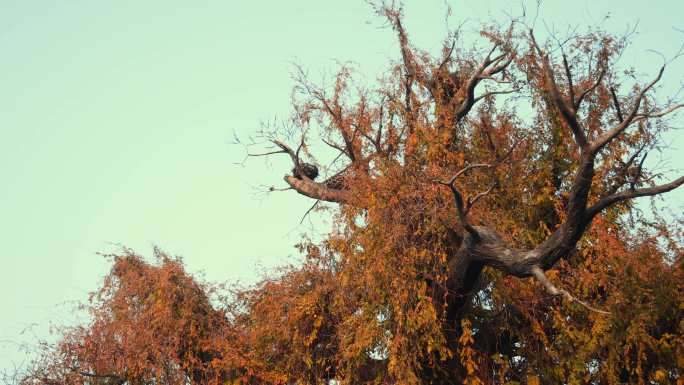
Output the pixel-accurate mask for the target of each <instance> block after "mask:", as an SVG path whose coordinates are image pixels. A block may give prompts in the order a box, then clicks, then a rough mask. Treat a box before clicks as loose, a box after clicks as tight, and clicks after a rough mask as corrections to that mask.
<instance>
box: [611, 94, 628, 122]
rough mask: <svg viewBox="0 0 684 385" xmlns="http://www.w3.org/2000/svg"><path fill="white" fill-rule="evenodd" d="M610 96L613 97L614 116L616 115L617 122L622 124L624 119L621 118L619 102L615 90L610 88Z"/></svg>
mask: <svg viewBox="0 0 684 385" xmlns="http://www.w3.org/2000/svg"><path fill="white" fill-rule="evenodd" d="M610 94H611V95H612V96H613V106H614V107H615V114H616V115H617V119H618V122H622V121H623V120H625V118H624V117H623V116H622V109H621V108H620V101H619V100H618V97H617V93H616V92H615V88H613V87H610Z"/></svg>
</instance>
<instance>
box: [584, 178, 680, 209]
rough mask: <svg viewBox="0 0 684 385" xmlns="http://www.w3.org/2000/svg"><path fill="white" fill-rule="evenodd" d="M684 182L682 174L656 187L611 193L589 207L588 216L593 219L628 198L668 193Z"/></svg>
mask: <svg viewBox="0 0 684 385" xmlns="http://www.w3.org/2000/svg"><path fill="white" fill-rule="evenodd" d="M682 184H684V176H680V177H679V178H677V179H675V180H673V181H672V182H670V183H665V184H661V185H658V186H654V187H647V188H641V189H636V190H634V189H630V190H627V191H622V192H619V193H616V194H611V195H609V196H607V197H604V198H601V199H600V200H599V201H598V202H596V203H595V204H594V205H593V206H591V207H590V208H589V209H587V216H588V219H589V220H591V218H593V217H594V216H596V214H598V213H600V212H601V211H603V210H604V209H606V208H608V207H610V206H612V205H614V204H615V203H618V202H622V201H625V200H628V199H633V198H638V197H644V196H653V195H658V194H662V193H666V192H668V191H671V190H674V189H676V188H677V187H679V186H681V185H682Z"/></svg>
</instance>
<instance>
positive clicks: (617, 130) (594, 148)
mask: <svg viewBox="0 0 684 385" xmlns="http://www.w3.org/2000/svg"><path fill="white" fill-rule="evenodd" d="M664 71H665V66H664V65H663V66H662V67H660V71H658V76H656V78H655V79H653V80H652V81H651V82H650V83H649V84H648V85H647V86H646V87H644V88H643V89H642V90H641V92H639V94H638V95H637V96H636V98H635V99H634V103H633V106H632V109H631V110H630V112H629V114H628V115H627V116H626V117H625V119H623V120H622V121H621V122H620V123H618V124H617V125H615V126H613V128H611V129H610V130H608V131H606V132H605V133H603V135H601V136H599V137H598V138H596V140H595V141H594V142H592V144H591V152H592V153H597V152H598V151H600V150H601V149H602V148H603V147H604V146H605V145H606V144H608V143H609V142H610V141H611V140H613V139H614V138H615V137H616V136H618V135H620V134H621V133H622V132H623V131H624V130H625V129H626V128H627V127H629V125H630V124H632V123H633V122H634V118H636V117H637V112H638V111H639V106H640V105H641V101H642V100H643V98H644V96H645V95H646V92H648V91H649V90H650V89H651V88H653V86H654V85H655V84H656V83H658V82H659V81H660V79H661V78H662V76H663V72H664ZM675 109H676V108H675ZM673 111H674V110H673Z"/></svg>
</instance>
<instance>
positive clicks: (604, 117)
mask: <svg viewBox="0 0 684 385" xmlns="http://www.w3.org/2000/svg"><path fill="white" fill-rule="evenodd" d="M376 11H377V12H378V13H379V15H380V16H381V17H383V18H384V19H385V20H387V21H388V25H389V26H390V27H391V28H392V29H393V31H394V32H395V33H396V36H397V37H398V41H399V49H400V52H399V53H400V55H399V60H398V61H397V62H396V63H394V64H392V65H391V67H390V68H389V70H388V71H387V72H386V73H385V74H383V75H382V76H381V77H380V78H379V79H378V82H377V84H374V85H372V86H371V85H368V86H358V84H357V83H356V82H354V81H353V79H354V73H353V71H352V70H351V69H350V68H349V67H343V68H342V69H341V70H340V72H339V74H338V75H337V77H336V78H335V81H334V84H332V85H331V86H330V87H323V86H319V85H317V84H315V83H314V82H312V81H310V80H309V79H308V78H307V77H306V76H304V73H303V71H302V72H299V76H297V77H296V80H297V85H296V88H295V93H294V112H293V116H292V119H291V121H289V127H290V128H292V129H293V130H289V133H290V134H292V131H294V132H295V135H294V136H290V137H289V139H290V140H292V143H291V144H288V143H287V142H286V141H285V140H284V138H282V137H279V135H281V134H284V133H283V132H279V131H277V130H276V131H264V133H263V134H264V136H265V138H266V139H268V140H269V141H270V143H272V144H273V146H274V148H275V150H267V151H265V152H263V153H260V154H253V155H254V156H258V155H263V156H274V155H277V154H279V153H282V154H284V155H286V156H289V157H290V159H291V160H292V162H293V167H294V168H293V169H292V171H291V173H290V174H289V175H286V176H285V182H286V183H287V184H288V185H289V189H291V190H295V191H296V192H298V193H299V194H301V195H303V196H305V197H309V198H312V199H313V200H315V201H316V203H318V202H324V203H327V205H328V208H329V209H330V210H331V211H332V214H331V215H332V216H333V218H334V226H333V229H332V230H331V231H330V233H329V234H328V235H327V236H326V237H325V238H324V239H322V240H321V241H320V242H310V241H303V242H302V244H300V245H299V248H300V250H301V251H302V255H303V256H304V262H303V263H302V264H301V265H296V266H290V267H286V268H283V269H282V270H281V271H279V272H278V273H277V274H274V275H273V276H272V277H270V278H267V279H264V280H263V281H262V282H260V283H259V284H257V285H255V286H254V287H252V288H249V289H243V290H237V291H234V292H232V293H231V295H229V299H228V300H226V301H219V300H217V299H216V298H214V297H213V291H212V289H211V287H210V286H208V285H206V284H200V283H198V282H197V281H196V280H194V279H193V278H191V277H190V276H188V275H187V274H186V273H185V272H184V271H183V267H182V264H181V263H180V261H179V260H177V259H174V258H170V257H168V256H166V255H165V254H163V253H160V252H157V261H156V263H149V262H146V261H145V260H144V259H143V258H141V257H140V256H138V255H135V254H134V253H132V252H128V251H127V252H125V253H122V254H121V255H117V256H116V257H115V258H114V263H113V268H112V271H111V273H110V275H109V276H108V277H107V278H106V280H105V282H104V285H103V287H102V288H101V289H100V290H99V291H98V292H96V293H95V294H94V295H93V297H92V298H91V302H90V303H89V305H88V306H87V307H86V308H87V309H88V310H89V311H90V315H91V318H92V322H91V323H90V324H88V325H84V326H81V327H77V328H72V329H68V330H65V332H64V336H63V339H62V340H61V342H59V343H58V344H57V345H55V346H46V348H45V349H44V355H43V356H42V357H41V358H40V359H38V360H37V361H36V363H35V365H34V366H33V367H32V368H31V370H30V371H29V373H28V375H27V376H26V377H25V379H24V381H23V383H24V384H27V385H28V384H37V383H51V384H67V383H68V384H86V383H87V384H114V383H117V384H153V383H154V384H156V383H164V384H167V383H168V384H185V383H193V384H225V383H236V384H237V383H244V384H294V383H297V384H325V383H331V381H332V380H334V381H335V383H339V384H359V383H378V384H379V383H382V384H385V383H387V384H390V383H391V384H419V383H432V384H461V383H463V384H490V383H496V384H540V383H544V384H562V383H567V384H584V383H591V384H621V383H637V384H646V383H648V384H651V383H658V384H675V383H677V384H680V383H682V381H684V380H683V379H682V377H683V376H684V296H683V295H682V294H683V293H684V248H683V243H682V236H683V235H684V234H683V233H682V226H681V225H682V222H681V219H677V218H676V217H673V216H671V215H670V216H663V215H661V213H660V211H658V210H656V209H652V210H651V209H649V208H648V206H647V205H639V206H636V205H635V201H634V200H633V198H637V197H643V196H655V195H658V194H661V193H665V192H667V191H670V190H672V189H674V188H676V187H678V186H680V185H681V184H683V183H684V177H680V178H678V179H674V180H672V181H671V182H668V181H665V182H664V183H663V181H662V178H663V175H661V173H659V172H658V170H657V169H649V168H648V167H647V165H648V164H649V163H647V162H646V157H647V154H649V153H650V152H652V151H654V149H658V148H660V147H659V146H661V145H662V143H661V142H660V141H661V138H662V134H663V133H664V132H666V131H667V130H668V129H669V128H670V127H671V123H672V116H674V115H673V114H674V113H675V112H676V110H677V109H678V108H680V107H681V106H682V105H681V104H677V102H676V101H675V100H670V99H662V98H658V97H657V95H656V94H657V93H656V91H657V89H658V86H659V84H660V83H659V82H660V81H661V79H662V76H663V73H664V70H665V69H666V65H663V66H662V67H661V68H650V67H649V68H643V69H640V70H643V71H649V72H653V73H654V74H653V76H652V77H650V78H648V79H647V80H643V78H642V77H639V76H637V72H636V71H635V70H633V69H629V68H623V67H621V66H620V57H621V55H622V54H623V52H624V51H625V49H626V47H627V45H628V43H629V40H628V38H627V37H620V36H614V35H611V34H609V33H607V32H605V31H601V30H598V29H589V30H588V31H587V32H586V33H582V34H578V33H574V34H573V35H571V36H567V37H562V39H561V38H558V37H554V38H549V39H548V40H547V41H538V40H537V38H536V37H535V32H534V30H533V29H532V28H530V27H529V26H527V25H525V24H524V22H523V21H521V20H514V21H512V22H511V23H510V25H506V26H505V27H504V28H499V27H496V26H485V27H484V28H483V30H482V32H481V39H482V41H480V42H478V43H476V44H475V45H473V46H472V47H466V46H464V45H463V43H462V40H461V38H460V35H459V31H455V32H454V33H453V34H451V35H449V36H448V37H447V39H446V40H445V42H444V46H443V50H442V52H441V54H439V55H436V56H434V55H430V54H429V53H427V52H424V51H421V50H419V49H417V48H415V47H413V46H412V45H411V44H410V41H409V35H408V33H407V31H406V30H405V29H404V26H403V24H402V14H401V9H400V8H397V7H392V6H384V5H381V6H378V7H377V9H376ZM667 64H669V62H668V63H667ZM321 147H327V150H321ZM317 150H318V151H319V152H318V153H317ZM317 154H318V155H319V157H316V155H317ZM331 154H332V158H333V159H334V160H333V161H332V162H329V163H325V162H323V161H322V160H321V159H325V158H326V157H327V156H328V155H331ZM317 180H320V181H317ZM274 190H275V189H274ZM293 199H294V197H293Z"/></svg>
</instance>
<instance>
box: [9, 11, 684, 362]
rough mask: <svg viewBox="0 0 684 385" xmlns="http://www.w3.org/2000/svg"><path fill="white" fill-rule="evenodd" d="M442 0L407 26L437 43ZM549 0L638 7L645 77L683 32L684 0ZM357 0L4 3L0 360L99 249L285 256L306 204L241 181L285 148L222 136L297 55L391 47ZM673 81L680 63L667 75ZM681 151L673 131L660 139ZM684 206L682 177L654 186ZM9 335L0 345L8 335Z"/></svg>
mask: <svg viewBox="0 0 684 385" xmlns="http://www.w3.org/2000/svg"><path fill="white" fill-rule="evenodd" d="M449 3H450V4H452V5H453V7H454V16H453V18H452V20H451V23H452V25H455V24H457V23H458V22H460V21H461V20H463V19H466V18H467V19H469V20H471V22H470V23H469V24H467V26H470V28H471V29H475V28H476V27H477V20H478V19H481V18H484V17H487V16H488V14H490V15H493V16H496V17H502V16H503V13H502V11H503V10H506V11H509V12H512V13H519V10H520V7H519V4H520V2H518V1H484V0H479V1H470V0H468V1H467V0H458V1H450V2H449ZM443 4H444V2H443V1H442V0H434V1H433V0H422V1H408V5H407V21H406V23H407V28H408V29H409V31H410V33H411V36H412V39H413V41H414V42H415V43H416V44H417V45H419V46H421V47H423V48H429V49H436V48H438V47H439V45H440V42H441V38H442V36H443V33H444V31H445V24H444V17H443V16H444V15H443V11H444V7H443ZM568 4H570V2H567V1H551V0H547V1H545V3H544V5H543V6H542V13H541V17H542V18H543V19H544V20H546V21H547V23H549V24H551V23H556V24H557V25H560V26H564V25H566V24H567V23H572V24H580V25H586V24H588V23H596V22H598V21H600V20H602V19H603V16H604V15H606V14H607V13H608V12H609V13H610V17H609V18H608V19H607V21H606V24H607V26H608V28H610V29H611V30H613V31H616V32H620V31H624V30H625V27H626V25H627V23H633V22H635V21H637V20H639V21H640V27H639V31H640V32H641V33H640V34H639V35H638V36H637V39H636V44H635V46H634V48H633V49H632V50H631V51H630V52H629V55H626V57H625V58H624V60H623V63H624V64H627V65H629V64H633V65H636V66H637V67H638V68H640V69H641V70H642V71H644V72H647V73H655V71H657V68H658V66H659V65H660V59H659V57H658V56H657V55H654V54H650V53H648V52H646V49H647V48H654V49H657V50H659V51H660V52H662V53H664V54H665V55H672V54H674V52H676V50H677V49H678V48H679V46H680V45H681V44H682V41H683V40H684V34H682V33H678V32H676V31H674V30H673V29H672V27H679V28H684V22H683V21H682V19H681V15H682V14H684V3H682V2H681V1H679V0H660V1H658V0H654V1H652V2H651V4H647V2H644V1H624V0H623V1H618V0H611V1H599V0H594V1H591V0H580V1H576V2H575V4H574V5H572V6H569V5H568ZM380 25H381V23H380V20H378V19H376V18H375V17H373V15H372V12H371V11H370V9H369V7H368V6H367V5H366V4H365V3H364V2H363V1H361V0H358V1H356V0H355V1H322V0H317V1H313V0H291V1H252V2H248V1H236V0H228V1H226V0H224V1H202V2H199V1H198V2H190V1H184V2H181V1H168V0H166V1H140V0H138V1H95V0H90V1H83V0H81V1H78V0H62V1H36V0H20V1H19V0H18V1H6V0H0V180H1V181H2V188H0V245H2V246H1V247H2V254H0V261H1V262H2V263H1V264H0V293H2V295H1V297H0V309H2V313H3V315H2V316H1V317H0V369H2V368H7V367H9V366H10V365H11V363H12V362H13V361H17V362H20V361H21V358H22V357H23V355H22V354H21V353H18V352H17V349H16V345H14V342H33V341H35V340H33V339H32V338H33V337H31V335H30V333H24V334H21V332H22V330H24V329H26V328H27V327H29V326H30V325H32V324H34V323H35V324H36V325H37V326H35V327H33V328H32V329H31V330H32V331H33V333H34V334H36V335H37V336H38V337H45V336H46V335H47V334H46V330H47V327H48V326H49V324H50V322H55V323H57V324H59V323H61V322H65V321H67V320H70V319H71V315H70V312H69V311H70V309H71V306H70V305H64V303H65V302H69V301H81V300H85V299H86V298H87V293H88V292H89V291H92V290H94V289H96V287H97V285H98V283H99V281H100V279H101V277H102V275H103V274H104V273H105V272H106V270H107V267H108V266H107V263H106V262H105V261H104V260H103V258H102V257H99V256H97V255H96V254H95V253H96V252H98V251H105V252H107V251H112V250H116V247H115V246H112V244H123V245H126V246H129V247H132V248H134V249H136V250H139V251H140V252H142V253H145V254H149V252H150V250H151V246H152V245H158V246H160V247H161V248H163V249H164V250H167V251H168V252H170V253H172V254H180V255H183V256H184V257H185V261H186V263H187V266H188V269H189V270H190V271H191V272H199V271H205V273H206V277H207V279H209V280H212V281H221V280H235V279H241V280H243V281H245V282H252V281H253V280H254V279H255V277H256V275H255V272H256V271H257V269H256V265H257V263H258V264H260V265H263V266H266V267H270V266H275V265H277V264H279V263H282V262H284V261H286V260H287V257H288V255H291V254H293V253H294V251H293V248H292V245H293V244H294V243H295V242H296V241H297V239H298V236H299V234H301V233H302V232H305V231H307V228H306V227H305V226H299V220H300V218H301V215H302V214H303V213H304V212H305V211H306V209H307V208H308V206H309V204H310V203H311V202H310V201H309V200H307V199H305V198H302V197H300V196H297V195H296V194H295V193H279V194H275V195H270V196H268V197H266V199H263V200H260V199H259V198H258V197H257V196H255V193H254V189H253V186H255V185H258V184H273V183H276V184H278V183H280V178H281V176H282V174H283V173H284V171H286V170H287V168H288V167H289V165H288V164H287V162H286V159H283V160H282V162H278V161H275V162H273V164H272V165H271V166H268V165H267V164H265V163H264V162H263V161H261V160H257V161H252V162H250V163H248V164H247V167H246V168H242V167H239V166H236V165H234V162H239V161H241V160H242V157H243V155H244V152H243V149H242V148H240V147H238V146H233V145H231V144H230V142H231V141H232V133H233V131H236V132H237V133H239V134H242V135H243V136H245V135H248V134H249V133H252V132H254V131H255V130H256V129H257V128H258V127H259V122H260V121H262V120H268V119H272V118H273V117H274V116H279V117H285V116H286V115H287V114H288V113H289V96H290V90H291V87H292V85H293V84H292V81H291V80H290V76H289V73H290V71H291V70H292V65H291V62H292V61H297V62H299V63H302V64H304V65H305V66H306V67H307V68H309V69H310V70H311V71H312V73H314V74H315V73H319V71H326V70H328V71H329V70H332V69H334V68H335V60H336V59H339V60H353V61H355V62H357V63H358V65H359V66H360V68H361V69H362V71H363V72H364V73H365V74H366V76H367V77H368V79H374V78H375V76H376V74H378V73H379V72H380V71H382V70H383V69H385V68H386V63H387V61H388V60H389V59H393V58H396V57H397V55H396V54H397V52H396V46H395V41H394V35H393V34H392V33H391V31H389V30H387V29H381V28H379V26H380ZM683 78H684V60H680V61H678V62H676V63H675V64H674V65H673V66H672V69H671V71H669V72H668V73H667V75H666V79H665V83H666V89H669V90H674V89H677V88H678V87H679V86H680V84H681V83H682V80H683ZM670 139H671V140H672V141H673V142H674V144H675V145H676V146H677V147H678V148H679V151H670V152H669V153H668V157H669V159H670V165H671V166H673V167H680V168H681V165H682V163H683V162H682V161H683V160H684V156H682V155H681V150H684V140H682V139H681V138H677V137H676V135H671V136H670ZM667 199H668V202H669V203H670V204H671V205H672V206H673V207H679V208H682V207H684V205H683V204H682V202H683V201H684V194H683V193H682V192H681V191H680V192H677V193H674V194H671V195H669V196H668V197H667ZM8 341H10V342H8Z"/></svg>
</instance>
